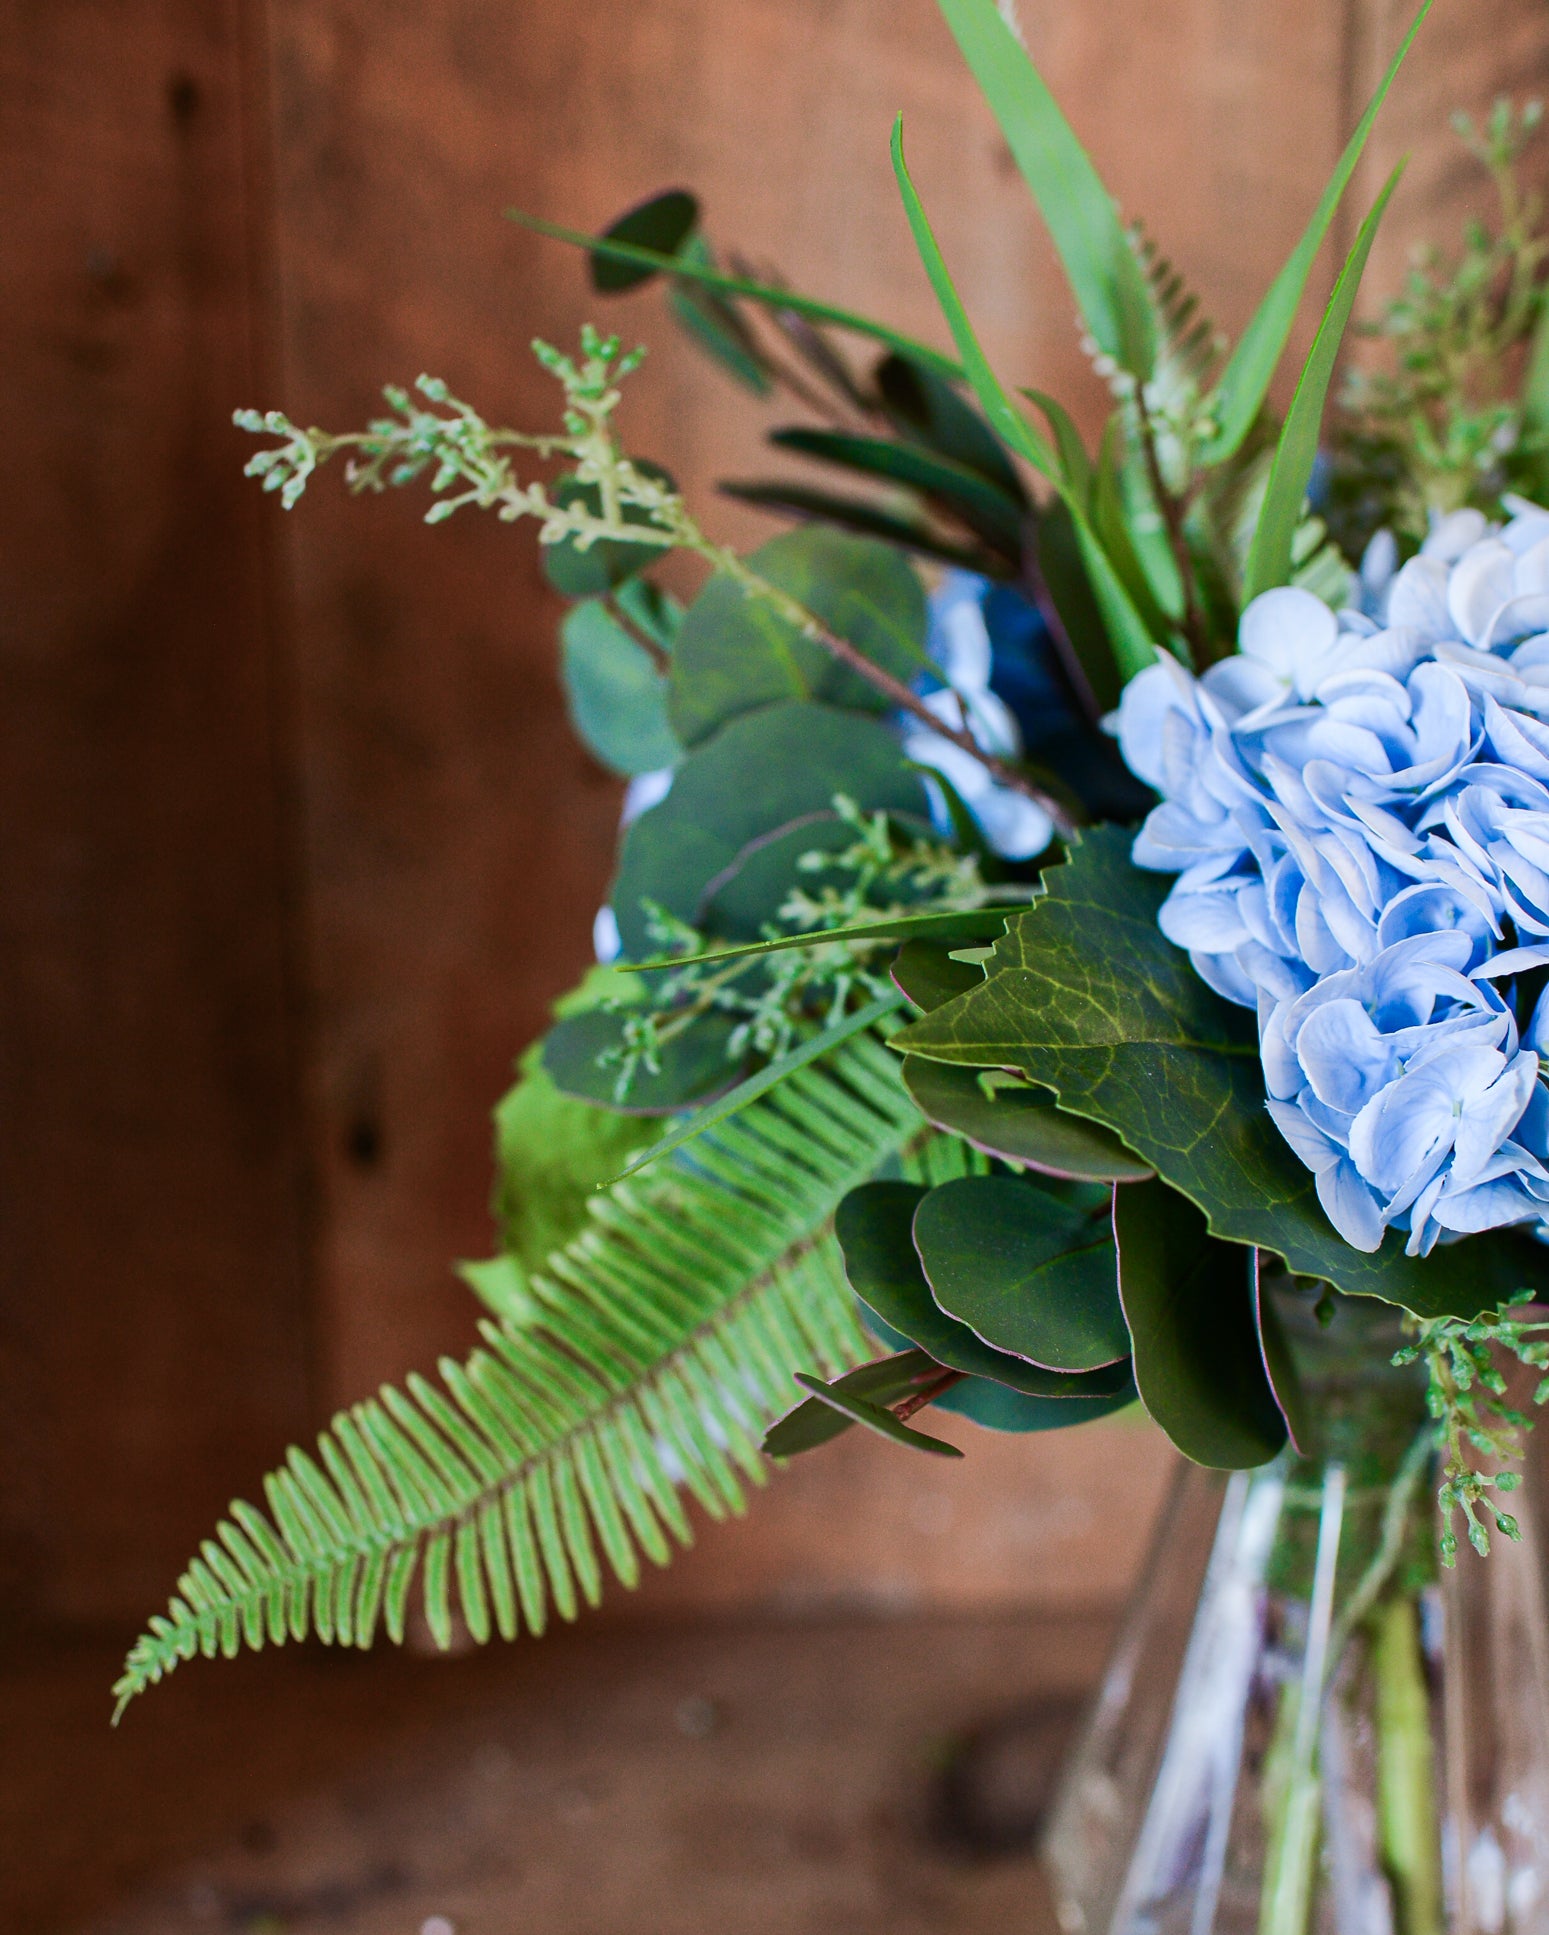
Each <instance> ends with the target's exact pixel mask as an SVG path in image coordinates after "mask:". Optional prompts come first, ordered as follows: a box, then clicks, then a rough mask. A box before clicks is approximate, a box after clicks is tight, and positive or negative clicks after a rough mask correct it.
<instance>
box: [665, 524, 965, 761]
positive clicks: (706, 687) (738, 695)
mask: <svg viewBox="0 0 1549 1935" xmlns="http://www.w3.org/2000/svg"><path fill="white" fill-rule="evenodd" d="M747 562H748V564H749V566H750V567H751V568H752V569H753V570H754V571H756V572H757V573H758V575H759V576H760V577H761V578H764V579H767V580H768V582H769V583H770V584H772V585H775V586H776V587H777V588H778V589H779V590H781V591H784V592H788V593H789V594H790V595H791V596H792V597H793V598H795V599H796V600H797V602H798V603H799V604H801V605H802V606H803V607H804V608H805V609H806V610H808V611H810V612H811V613H812V614H813V615H814V616H815V617H816V618H819V619H821V620H822V622H823V623H824V624H825V625H827V626H828V628H829V629H830V630H831V631H833V632H836V633H837V634H838V635H839V636H840V637H841V638H843V639H845V640H846V641H847V642H848V643H849V644H851V645H853V646H854V647H855V648H856V650H857V651H859V652H861V653H862V654H863V655H864V656H865V657H866V658H868V659H870V660H871V661H872V662H873V663H874V664H876V665H879V666H880V667H881V668H882V669H883V670H884V671H886V672H890V673H891V674H892V675H893V677H895V678H897V679H901V680H904V681H905V682H907V681H908V680H909V679H911V678H913V677H914V676H915V675H916V674H917V673H918V672H919V671H920V670H921V669H922V668H925V667H927V666H928V663H929V661H928V660H927V659H926V656H925V594H924V592H923V591H922V590H921V588H920V581H919V579H918V578H917V577H916V576H915V574H914V571H913V569H912V568H911V567H910V565H909V563H908V561H907V559H906V558H904V557H903V555H902V554H901V553H900V552H899V551H897V550H895V549H894V547H893V546H892V545H889V544H880V543H878V542H876V541H875V540H873V539H870V538H860V537H853V536H851V535H850V534H848V533H847V532H843V531H835V530H831V529H828V528H827V527H825V526H823V525H820V524H809V525H803V526H802V527H801V528H800V529H799V530H795V531H787V532H785V533H784V534H783V535H782V536H780V537H777V538H774V539H772V540H771V541H770V542H769V543H768V544H765V545H762V546H760V548H759V549H758V550H757V551H755V552H753V553H752V554H751V556H750V557H749V558H748V560H747ZM781 699H819V700H822V701H823V702H824V703H825V704H828V705H833V706H841V707H845V708H847V709H850V710H853V711H861V712H886V711H889V710H890V709H891V703H892V702H891V701H890V700H889V699H888V698H887V697H886V696H885V695H884V694H882V693H880V692H878V691H877V690H876V688H875V687H874V686H872V685H869V684H868V683H867V682H866V681H865V680H864V679H863V678H861V677H860V676H859V675H858V674H857V673H855V672H852V671H851V670H849V668H848V667H847V666H844V665H842V664H841V663H840V662H839V660H838V659H837V658H835V657H834V656H833V654H832V653H831V652H829V651H828V650H827V649H826V647H824V646H823V645H821V644H819V643H818V642H817V641H816V640H815V639H810V638H806V637H804V636H803V635H802V633H801V632H800V631H798V630H797V628H796V627H795V626H794V625H793V624H791V623H790V622H789V621H788V620H787V619H785V618H783V617H781V616H780V615H779V614H778V613H777V612H776V611H775V610H774V608H773V606H771V605H770V604H769V602H768V601H767V600H765V599H760V598H757V597H749V595H748V594H747V592H746V591H744V590H743V588H742V586H741V585H739V584H738V583H737V582H736V580H735V579H732V578H729V577H727V576H725V575H724V574H721V573H718V574H717V575H716V576H715V577H713V578H711V579H710V581H709V582H708V583H707V584H706V586H705V588H704V590H703V591H701V592H700V594H699V596H698V597H697V598H696V599H695V600H694V602H693V604H692V605H690V606H689V608H688V610H687V611H686V612H685V613H684V615H683V624H682V627H681V629H680V630H679V633H678V641H677V646H676V649H675V650H674V653H673V664H672V678H671V691H670V694H669V698H668V707H669V712H670V715H671V718H672V724H673V730H674V731H675V732H676V733H677V735H678V737H679V738H680V739H681V740H682V741H683V743H684V744H685V745H686V746H696V745H698V744H699V743H700V742H701V741H702V740H704V739H706V738H708V737H709V736H710V734H711V733H713V732H714V731H715V730H716V729H717V727H719V726H723V725H725V723H726V722H727V720H729V719H735V718H736V717H738V716H739V714H742V713H745V712H749V711H752V710H753V709H754V708H756V707H758V706H767V705H771V704H773V703H775V702H776V701H777V700H781Z"/></svg>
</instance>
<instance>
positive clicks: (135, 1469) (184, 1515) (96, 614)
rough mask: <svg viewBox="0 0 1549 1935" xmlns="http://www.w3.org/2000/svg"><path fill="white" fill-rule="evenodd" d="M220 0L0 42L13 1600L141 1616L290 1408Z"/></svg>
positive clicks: (264, 783) (264, 711)
mask: <svg viewBox="0 0 1549 1935" xmlns="http://www.w3.org/2000/svg"><path fill="white" fill-rule="evenodd" d="M242 28H243V14H242V9H241V8H240V7H239V6H238V5H236V4H234V3H233V0H227V3H225V4H214V5H212V4H201V3H200V0H139V3H138V4H136V5H134V6H132V7H130V6H126V5H123V4H118V3H114V0H101V3H100V4H95V3H93V0H70V4H61V5H57V6H55V5H25V6H21V7H17V8H13V9H11V10H10V12H9V15H8V25H7V31H6V33H5V35H4V37H3V43H0V90H3V95H4V102H5V106H4V111H3V113H0V126H3V128H4V130H5V133H4V149H5V159H4V166H3V167H0V181H3V183H4V190H3V193H4V199H5V206H4V208H3V212H0V228H3V230H4V233H5V235H6V246H5V249H4V250H3V251H0V333H3V337H4V341H5V343H6V375H7V379H8V384H7V388H8V395H9V397H10V399H11V401H10V403H9V404H8V408H7V417H6V437H7V445H8V447H7V468H8V476H9V483H8V489H7V510H6V516H5V518H4V520H0V611H3V612H4V621H3V640H0V687H3V694H4V702H3V706H0V881H3V883H4V884H3V888H0V908H3V912H0V927H3V960H4V992H3V1001H0V1228H3V1240H0V1255H3V1267H4V1289H3V1341H4V1351H3V1361H4V1364H5V1371H4V1382H5V1387H6V1388H5V1390H4V1393H3V1396H4V1405H3V1420H4V1421H3V1424H0V1432H3V1433H4V1438H5V1443H4V1446H3V1451H0V1458H3V1465H0V1469H3V1471H4V1474H5V1477H4V1482H3V1485H0V1497H3V1498H4V1499H5V1500H6V1501H7V1503H6V1505H5V1507H4V1508H0V1509H3V1513H4V1519H5V1521H6V1529H7V1533H8V1536H7V1538H6V1541H5V1543H6V1546H7V1567H8V1570H9V1572H10V1574H11V1579H10V1584H11V1586H12V1592H11V1594H10V1595H9V1599H10V1604H11V1605H12V1606H13V1607H16V1606H18V1605H20V1604H23V1603H25V1601H26V1599H28V1598H31V1599H32V1600H33V1602H34V1610H36V1611H38V1612H40V1613H51V1614H53V1615H55V1616H59V1617H68V1618H75V1619H91V1618H102V1617H109V1616H111V1617H115V1618H122V1617H123V1616H124V1615H125V1614H126V1613H127V1612H128V1611H129V1610H130V1608H131V1607H134V1606H135V1605H137V1604H138V1605H140V1606H147V1605H150V1604H154V1603H155V1601H156V1599H157V1598H158V1597H159V1596H160V1595H161V1594H162V1593H163V1592H164V1591H165V1588H166V1586H167V1583H168V1580H169V1576H170V1575H171V1574H172V1573H173V1571H174V1570H175V1568H177V1567H178V1566H179V1565H180V1564H181V1562H182V1559H184V1558H186V1556H187V1554H188V1552H189V1550H191V1548H192V1545H193V1543H194V1541H196V1540H197V1538H198V1537H199V1536H200V1535H201V1534H202V1532H203V1531H204V1530H205V1529H206V1527H207V1526H208V1523H209V1521H210V1518H211V1515H212V1513H214V1512H216V1511H218V1510H219V1509H220V1508H221V1507H222V1506H223V1505H224V1503H225V1501H226V1500H227V1498H228V1497H229V1496H230V1495H231V1492H232V1489H233V1488H234V1487H235V1486H236V1485H238V1484H239V1483H240V1484H249V1483H251V1481H252V1478H253V1475H254V1473H255V1471H257V1470H259V1469H261V1468H262V1466H263V1465H265V1464H266V1463H268V1462H269V1461H270V1460H272V1459H273V1458H274V1457H275V1455H276V1454H277V1453H278V1452H279V1451H280V1450H281V1449H282V1448H283V1446H284V1443H285V1440H286V1438H287V1436H289V1435H290V1434H291V1433H292V1432H294V1431H295V1430H296V1429H297V1428H298V1427H299V1426H300V1425H301V1424H302V1423H303V1421H304V1418H305V1415H306V1413H305V1404H304V1390H303V1366H304V1345H305V1322H304V1309H303V1299H302V1294H301V1281H300V1267H301V1256H300V1245H299V1230H298V1224H299V1214H300V1197H299V1188H298V1176H299V1170H298V1157H299V1155H300V1141H299V1137H298V1135H297V1125H296V1120H295V1110H294V1106H293V1100H292V1088H293V1084H292V1082H291V1078H290V1053H289V1045H288V1029H289V1024H288V1020H287V1014H286V997H285V973H284V947H283V939H282V921H283V916H284V909H285V902H286V897H287V894H288V893H289V892H291V891H294V888H295V885H296V883H295V882H294V880H291V881H289V882H287V880H286V879H285V877H284V873H283V865H282V862H283V855H282V846H281V839H280V818H279V808H278V786H277V767H276V760H277V756H278V748H277V745H276V736H275V734H276V719H275V703H274V686H273V674H274V666H273V664H272V661H271V658H270V649H269V648H270V640H269V633H268V625H267V621H266V617H265V604H266V593H265V587H264V564H263V519H262V517H261V514H260V511H259V507H258V505H257V504H256V503H255V502H253V500H252V497H251V493H250V492H249V491H247V490H246V489H244V487H243V486H242V485H241V484H240V482H239V480H238V478H237V475H236V472H237V468H238V466H239V463H240V460H241V451H240V446H239V440H238V439H237V438H236V436H235V434H234V433H233V432H232V431H231V429H230V425H229V418H230V411H231V406H232V404H233V402H234V401H236V400H237V399H238V398H239V397H241V396H242V395H244V394H245V393H247V392H248V391H249V390H250V389H251V387H252V384H253V382H254V380H255V374H256V373H255V370H254V368H253V356H252V334H253V329H254V324H255V320H256V311H255V302H254V290H253V285H252V280H251V276H250V273H249V263H248V246H249V234H248V210H247V183H246V175H245V169H244V158H243V145H242V98H243V86H244V82H243V76H242Z"/></svg>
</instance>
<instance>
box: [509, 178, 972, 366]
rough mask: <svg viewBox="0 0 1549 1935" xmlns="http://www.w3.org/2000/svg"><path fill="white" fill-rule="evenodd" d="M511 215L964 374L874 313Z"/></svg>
mask: <svg viewBox="0 0 1549 1935" xmlns="http://www.w3.org/2000/svg"><path fill="white" fill-rule="evenodd" d="M506 219H507V221H511V222H516V223H519V224H520V226H521V227H523V228H529V229H531V230H532V231H533V233H534V234H535V235H546V236H547V237H548V238H549V240H550V241H552V242H568V243H570V244H571V246H572V247H573V248H578V249H585V250H586V251H587V252H588V254H591V255H601V256H606V257H607V258H608V259H609V260H610V261H617V262H633V263H634V264H635V265H636V266H637V267H640V268H648V269H660V270H662V271H663V273H664V274H667V275H670V276H676V277H679V278H681V279H682V280H684V281H687V282H697V283H699V284H700V285H701V286H702V287H704V288H706V289H717V290H719V291H720V293H721V294H722V295H725V296H746V297H747V298H748V299H749V300H750V301H752V302H761V303H764V304H765V305H766V306H767V307H768V308H770V309H789V310H791V311H792V312H793V313H794V314H796V315H798V316H806V317H808V318H809V319H810V320H811V321H813V322H827V323H834V324H835V325H836V326H837V327H838V328H840V329H848V330H850V331H851V332H852V333H853V334H854V335H857V336H869V337H870V338H871V340H872V341H873V342H877V343H886V344H887V346H888V348H889V349H896V350H897V351H899V353H900V354H901V355H904V356H909V357H912V358H913V359H914V361H915V362H917V363H923V364H924V365H925V366H926V367H927V368H928V369H933V370H935V371H937V372H938V373H939V374H940V375H942V376H956V377H961V376H962V374H963V372H962V369H961V367H960V366H959V365H958V364H956V363H954V362H953V360H952V358H951V357H950V356H943V355H942V353H941V351H940V350H939V349H932V348H931V346H930V344H929V343H921V342H916V341H915V339H914V337H912V336H905V335H903V334H902V333H901V332H900V331H898V330H896V329H889V328H888V326H887V324H886V323H879V322H873V321H872V319H871V318H870V317H869V316H861V315H857V314H856V313H855V312H854V311H853V310H850V309H841V308H840V307H839V306H838V304H836V303H832V302H820V301H819V300H818V299H817V298H816V297H815V296H802V295H798V294H797V293H796V291H795V290H794V289H779V288H776V287H775V286H774V285H773V284H772V283H767V282H755V281H754V280H753V279H752V277H750V276H743V275H725V274H723V273H722V271H721V270H719V269H711V268H707V267H705V265H704V264H703V263H698V262H694V261H691V260H688V259H686V258H685V257H683V256H681V255H664V254H663V253H662V251H661V250H660V249H648V248H644V247H642V246H640V245H638V244H636V243H633V242H610V241H608V240H607V239H606V238H604V237H603V236H600V235H588V234H587V233H586V231H585V230H584V229H578V228H565V227H564V226H563V225H562V224H561V223H559V222H546V221H544V220H543V219H542V218H541V217H540V216H537V215H528V214H526V213H525V212H524V211H523V210H522V209H520V208H508V209H507V210H506Z"/></svg>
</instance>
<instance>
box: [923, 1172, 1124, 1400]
mask: <svg viewBox="0 0 1549 1935" xmlns="http://www.w3.org/2000/svg"><path fill="white" fill-rule="evenodd" d="M914 1244H915V1248H916V1249H917V1250H918V1251H919V1253H920V1261H921V1263H922V1264H923V1265H924V1267H925V1274H926V1276H927V1278H928V1279H929V1280H930V1287H931V1294H932V1295H933V1296H934V1297H935V1299H936V1301H937V1303H938V1304H940V1305H941V1308H942V1309H943V1310H944V1311H946V1312H947V1314H948V1315H949V1316H952V1317H956V1318H957V1319H958V1320H959V1321H960V1322H962V1323H965V1324H967V1325H968V1327H969V1328H970V1329H971V1330H972V1331H974V1332H975V1333H976V1335H978V1336H979V1337H981V1338H983V1340H984V1342H985V1343H987V1344H988V1345H990V1347H991V1348H992V1349H994V1350H1001V1351H1010V1352H1012V1353H1013V1354H1014V1355H1016V1356H1018V1357H1025V1358H1026V1359H1027V1360H1028V1362H1029V1363H1033V1364H1042V1365H1043V1366H1045V1368H1046V1369H1049V1370H1055V1371H1092V1370H1096V1369H1098V1368H1099V1366H1101V1365H1104V1364H1114V1363H1117V1362H1119V1360H1120V1359H1122V1358H1125V1357H1127V1356H1128V1355H1129V1337H1128V1334H1127V1332H1126V1331H1125V1328H1124V1313H1123V1311H1122V1310H1121V1309H1120V1307H1119V1294H1118V1288H1117V1284H1116V1281H1115V1274H1114V1260H1113V1233H1112V1231H1111V1229H1110V1228H1109V1225H1108V1220H1107V1218H1106V1217H1101V1218H1094V1217H1092V1216H1091V1215H1090V1214H1088V1213H1086V1212H1084V1211H1082V1210H1079V1209H1076V1208H1074V1207H1072V1206H1071V1205H1070V1204H1069V1203H1065V1202H1061V1201H1060V1200H1059V1199H1058V1198H1057V1197H1055V1196H1053V1195H1051V1194H1050V1193H1049V1191H1047V1190H1044V1189H1040V1188H1039V1187H1038V1185H1037V1184H1036V1183H1034V1182H1031V1181H1027V1180H1023V1179H1021V1178H1018V1177H1016V1176H962V1177H959V1178H958V1179H957V1180H956V1181H955V1182H947V1183H942V1184H940V1185H939V1186H938V1187H937V1188H935V1189H933V1190H931V1191H930V1193H929V1194H928V1195H927V1196H926V1197H925V1198H924V1200H923V1201H922V1202H921V1204H920V1206H919V1208H918V1209H917V1210H916V1211H915V1216H914Z"/></svg>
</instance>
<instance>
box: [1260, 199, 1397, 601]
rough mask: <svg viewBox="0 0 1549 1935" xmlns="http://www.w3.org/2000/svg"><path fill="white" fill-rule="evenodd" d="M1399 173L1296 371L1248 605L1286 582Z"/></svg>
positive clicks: (1271, 477)
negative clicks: (1337, 376) (1364, 282)
mask: <svg viewBox="0 0 1549 1935" xmlns="http://www.w3.org/2000/svg"><path fill="white" fill-rule="evenodd" d="M1403 172H1404V164H1403V162H1400V163H1399V165H1398V166H1397V167H1396V168H1395V169H1394V170H1393V172H1392V174H1391V175H1389V176H1388V180H1387V185H1386V187H1385V188H1384V189H1383V191H1382V193H1381V194H1380V195H1379V196H1378V197H1377V200H1376V201H1375V203H1374V204H1373V205H1372V210H1371V213H1370V214H1369V215H1368V216H1367V217H1366V220H1365V221H1364V222H1363V223H1362V224H1361V232H1360V234H1359V235H1357V237H1356V238H1355V247H1354V248H1353V249H1352V250H1351V251H1350V255H1349V258H1348V260H1347V261H1346V263H1345V266H1344V268H1343V269H1341V270H1340V272H1339V280H1338V281H1337V282H1336V283H1335V284H1334V293H1333V295H1332V296H1330V298H1329V305H1328V308H1327V309H1326V310H1325V311H1324V312H1323V320H1322V322H1321V323H1319V325H1318V333H1317V335H1316V336H1315V337H1314V338H1313V344H1312V351H1311V353H1310V354H1309V356H1308V358H1307V362H1306V365H1305V367H1304V368H1303V370H1302V374H1301V381H1300V382H1299V383H1298V384H1297V386H1296V395H1295V396H1294V397H1293V398H1292V400H1291V408H1290V412H1289V414H1288V415H1287V417H1286V420H1285V427H1284V428H1283V429H1282V430H1281V432H1280V442H1279V444H1278V445H1277V446H1276V449H1275V461H1274V466H1273V468H1272V469H1271V471H1270V473H1269V484H1268V487H1267V489H1266V490H1265V492H1264V506H1263V509H1262V510H1261V511H1260V512H1259V521H1258V527H1257V529H1256V530H1255V531H1254V533H1253V548H1252V550H1251V551H1250V552H1249V553H1248V577H1247V587H1246V592H1245V596H1246V598H1247V599H1248V600H1250V601H1251V600H1252V599H1254V598H1257V597H1258V596H1259V594H1260V593H1261V592H1264V591H1272V590H1274V588H1275V587H1276V586H1277V585H1283V584H1286V583H1287V582H1289V580H1290V576H1291V549H1292V546H1293V544H1294V542H1295V539H1296V530H1297V526H1298V525H1299V524H1300V523H1301V520H1302V504H1303V501H1304V499H1305V498H1306V495H1307V485H1308V482H1309V480H1310V479H1311V477H1312V466H1313V460H1314V459H1315V458H1316V456H1317V454H1318V433H1319V431H1320V429H1321V428H1322V424H1323V408H1324V405H1325V403H1326V402H1327V400H1328V391H1329V384H1330V382H1331V381H1332V379H1333V375H1334V364H1335V362H1336V361H1337V359H1338V356H1339V348H1340V344H1341V343H1342V342H1343V341H1344V336H1345V328H1346V326H1347V324H1348V323H1349V321H1350V312H1351V310H1352V309H1353V308H1354V306H1355V298H1356V293H1357V291H1358V290H1359V289H1360V286H1361V276H1362V274H1363V273H1364V272H1365V269H1366V258H1367V256H1369V255H1370V254H1371V246H1372V242H1373V240H1374V238H1375V236H1376V233H1377V225H1378V223H1379V222H1381V220H1382V217H1383V213H1384V211H1385V210H1386V208H1387V205H1388V202H1389V200H1390V199H1391V197H1392V194H1393V190H1394V189H1395V188H1396V187H1397V186H1398V182H1399V177H1400V175H1402V174H1403Z"/></svg>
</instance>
